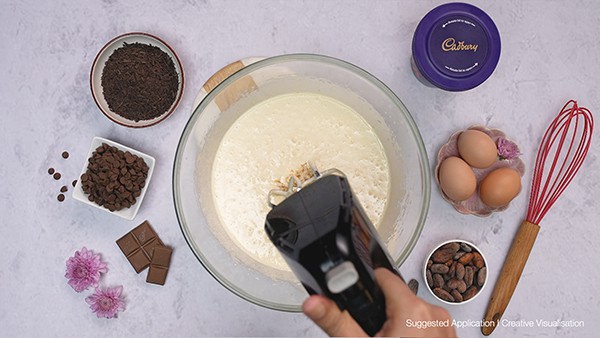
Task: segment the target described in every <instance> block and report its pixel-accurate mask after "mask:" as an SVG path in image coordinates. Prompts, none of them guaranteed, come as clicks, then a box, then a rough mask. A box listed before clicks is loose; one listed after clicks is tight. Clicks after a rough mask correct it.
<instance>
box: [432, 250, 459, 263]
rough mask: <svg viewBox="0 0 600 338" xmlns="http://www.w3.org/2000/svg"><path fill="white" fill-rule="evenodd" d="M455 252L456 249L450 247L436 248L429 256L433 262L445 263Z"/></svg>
mask: <svg viewBox="0 0 600 338" xmlns="http://www.w3.org/2000/svg"><path fill="white" fill-rule="evenodd" d="M455 253H456V251H454V250H452V248H446V249H438V250H436V251H435V252H434V253H433V255H432V256H431V260H433V262H434V263H445V262H447V261H448V260H450V259H452V256H454V254H455Z"/></svg>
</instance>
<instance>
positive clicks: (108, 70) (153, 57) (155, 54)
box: [90, 32, 184, 128]
mask: <svg viewBox="0 0 600 338" xmlns="http://www.w3.org/2000/svg"><path fill="white" fill-rule="evenodd" d="M183 86H184V76H183V67H182V65H181V62H180V60H179V58H178V57H177V54H175V51H174V50H173V49H172V48H171V47H170V46H169V45H168V44H167V43H166V42H164V41H163V40H161V39H160V38H158V37H156V36H154V35H151V34H147V33H140V32H135V33H127V34H123V35H119V36H117V37H115V38H114V39H112V40H110V41H109V42H108V43H107V44H106V45H104V47H102V49H101V50H100V52H99V53H98V55H97V56H96V58H95V59H94V62H93V64H92V71H91V74H90V87H91V90H92V96H93V98H94V101H95V102H96V104H97V105H98V108H100V111H102V113H103V114H104V115H105V116H106V117H108V118H109V119H110V120H111V121H113V122H115V123H118V124H120V125H123V126H126V127H131V128H143V127H149V126H152V125H155V124H157V123H159V122H161V121H163V120H165V119H166V118H167V117H169V116H170V115H171V114H172V113H173V112H174V111H175V109H176V108H177V106H178V105H179V102H180V101H181V97H182V95H183Z"/></svg>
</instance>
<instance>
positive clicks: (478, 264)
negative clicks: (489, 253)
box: [473, 252, 485, 269]
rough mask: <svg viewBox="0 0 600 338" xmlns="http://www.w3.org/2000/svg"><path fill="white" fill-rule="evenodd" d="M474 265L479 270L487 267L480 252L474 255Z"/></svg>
mask: <svg viewBox="0 0 600 338" xmlns="http://www.w3.org/2000/svg"><path fill="white" fill-rule="evenodd" d="M473 265H475V266H476V267H477V268H478V269H481V268H483V266H484V265H485V264H484V262H483V257H481V254H480V253H479V252H474V253H473Z"/></svg>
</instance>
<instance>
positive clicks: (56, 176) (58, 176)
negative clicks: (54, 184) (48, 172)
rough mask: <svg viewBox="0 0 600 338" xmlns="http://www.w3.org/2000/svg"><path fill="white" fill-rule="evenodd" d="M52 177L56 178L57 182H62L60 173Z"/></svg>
mask: <svg viewBox="0 0 600 338" xmlns="http://www.w3.org/2000/svg"><path fill="white" fill-rule="evenodd" d="M52 177H54V179H55V180H60V173H54V175H52Z"/></svg>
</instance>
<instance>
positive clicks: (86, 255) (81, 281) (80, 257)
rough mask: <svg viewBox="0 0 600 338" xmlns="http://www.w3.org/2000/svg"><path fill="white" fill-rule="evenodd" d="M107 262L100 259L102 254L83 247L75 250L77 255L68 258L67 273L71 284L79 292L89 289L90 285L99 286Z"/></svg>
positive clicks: (106, 269) (66, 275)
mask: <svg viewBox="0 0 600 338" xmlns="http://www.w3.org/2000/svg"><path fill="white" fill-rule="evenodd" d="M107 271H108V268H107V267H106V263H103V262H102V261H100V255H98V254H94V253H93V252H92V251H89V250H88V249H86V247H83V248H81V250H80V251H75V255H74V256H73V257H70V258H69V259H68V260H67V273H66V274H65V277H66V278H67V279H69V285H71V287H73V289H75V291H77V292H81V291H83V290H87V289H88V288H89V287H90V286H93V287H97V286H98V281H99V280H100V274H102V273H106V272H107Z"/></svg>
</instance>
